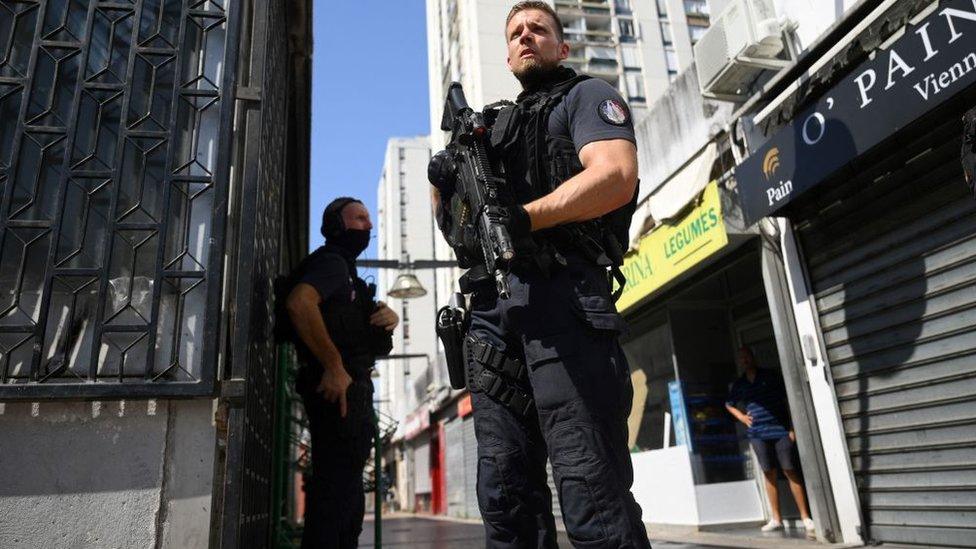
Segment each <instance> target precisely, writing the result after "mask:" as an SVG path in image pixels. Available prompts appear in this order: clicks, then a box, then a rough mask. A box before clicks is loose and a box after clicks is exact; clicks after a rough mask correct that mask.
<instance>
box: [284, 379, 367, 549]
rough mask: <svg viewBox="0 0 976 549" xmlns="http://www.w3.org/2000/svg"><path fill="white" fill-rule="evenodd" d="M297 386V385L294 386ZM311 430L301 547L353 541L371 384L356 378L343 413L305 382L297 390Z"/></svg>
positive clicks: (358, 526) (361, 505)
mask: <svg viewBox="0 0 976 549" xmlns="http://www.w3.org/2000/svg"><path fill="white" fill-rule="evenodd" d="M300 390H301V389H300ZM301 393H302V400H303V401H304V404H305V412H306V414H307V415H308V419H309V430H310V431H311V434H312V474H311V475H310V477H309V478H308V479H307V480H306V484H305V530H304V532H303V534H302V548H303V549H322V548H336V549H346V548H355V547H358V546H359V534H360V533H361V532H362V530H363V515H364V514H365V506H366V495H365V494H364V492H363V468H364V467H365V465H366V461H367V460H368V459H369V454H370V451H371V449H372V445H373V436H374V434H375V426H374V424H373V417H372V413H373V384H372V382H371V381H370V379H369V377H366V378H365V379H362V378H357V379H356V380H355V381H354V382H353V384H352V385H351V386H350V387H349V391H348V393H347V413H346V417H345V418H343V417H341V416H340V415H339V406H338V404H333V403H331V402H328V401H326V400H325V399H324V398H323V397H322V395H321V394H319V393H316V392H314V390H312V389H311V388H304V390H301Z"/></svg>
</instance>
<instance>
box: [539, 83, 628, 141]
mask: <svg viewBox="0 0 976 549" xmlns="http://www.w3.org/2000/svg"><path fill="white" fill-rule="evenodd" d="M548 129H549V135H550V136H553V137H564V138H568V139H570V140H572V142H573V145H575V147H576V153H577V154H579V151H580V149H582V148H583V147H584V146H586V145H588V144H590V143H592V142H594V141H603V140H608V139H626V140H627V141H630V142H631V143H636V140H635V138H634V120H633V117H632V115H631V112H630V108H629V107H628V106H627V103H626V102H625V101H624V99H623V97H621V96H620V93H618V92H617V90H616V89H615V88H614V87H613V86H611V85H610V84H608V83H607V82H606V81H604V80H601V79H599V78H588V79H586V80H583V81H582V82H580V83H579V84H576V85H575V86H573V88H572V89H571V90H569V93H567V94H566V97H564V98H563V100H562V101H560V102H559V104H558V105H556V107H555V108H553V110H552V113H551V114H550V115H549V127H548Z"/></svg>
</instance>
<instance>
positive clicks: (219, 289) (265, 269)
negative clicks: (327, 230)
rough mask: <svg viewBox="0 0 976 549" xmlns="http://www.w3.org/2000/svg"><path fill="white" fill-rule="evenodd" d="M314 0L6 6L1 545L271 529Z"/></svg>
mask: <svg viewBox="0 0 976 549" xmlns="http://www.w3.org/2000/svg"><path fill="white" fill-rule="evenodd" d="M310 9H311V5H310V3H307V2H288V3H286V2H284V1H278V0H274V1H270V2H252V1H249V0H240V1H236V0H235V1H228V2H182V1H169V0H164V1H161V2H142V1H136V2H129V3H124V4H115V3H106V2H54V1H36V2H34V1H29V2H13V3H11V2H4V3H2V4H0V36H3V37H4V38H3V40H2V43H3V46H0V48H3V51H0V89H2V91H0V113H2V116H0V118H2V120H3V123H2V124H0V182H2V183H0V188H2V189H3V191H2V192H3V194H2V199H0V264H2V265H3V267H2V269H0V288H2V290H0V294H2V295H3V298H2V299H3V305H2V313H0V316H2V320H0V431H2V432H3V433H4V434H3V436H4V441H5V442H4V448H5V450H4V451H3V452H2V453H0V479H2V480H0V546H3V547H64V546H72V547H106V546H114V547H153V546H155V547H204V546H212V547H240V546H243V545H244V544H245V541H244V540H248V542H249V543H250V542H255V543H258V544H261V545H264V544H265V543H264V542H265V541H266V542H267V543H270V540H271V532H272V529H273V528H274V524H273V522H274V517H275V516H276V513H277V511H276V510H274V509H275V506H274V505H272V502H271V483H272V467H271V462H272V424H273V421H274V408H275V406H274V402H273V401H274V389H275V386H274V385H275V375H274V372H275V364H276V361H275V357H276V349H275V345H274V338H273V333H272V324H273V320H274V285H273V284H274V279H275V278H276V277H277V276H278V275H279V274H280V273H281V272H283V271H287V270H288V269H289V268H290V267H291V266H292V265H294V264H295V263H296V262H297V261H298V260H299V259H300V258H301V257H302V256H303V255H304V254H305V252H306V250H307V242H306V235H307V215H306V212H307V203H308V168H307V166H308V136H309V120H310V117H309V108H308V106H309V89H310V87H309V86H310V81H311V80H310V72H309V58H310V55H311V37H310V33H309V29H310V21H311V13H310ZM272 82H273V83H274V85H271V84H270V83H272ZM215 417H216V418H219V419H218V420H216V421H215ZM14 448H16V450H15V451H14V450H13V449H14Z"/></svg>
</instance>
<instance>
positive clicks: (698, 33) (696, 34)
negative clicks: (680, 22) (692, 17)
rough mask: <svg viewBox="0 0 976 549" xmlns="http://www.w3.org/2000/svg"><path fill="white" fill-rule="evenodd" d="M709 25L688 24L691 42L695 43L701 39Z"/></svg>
mask: <svg viewBox="0 0 976 549" xmlns="http://www.w3.org/2000/svg"><path fill="white" fill-rule="evenodd" d="M707 30H708V27H700V26H698V25H688V34H689V35H690V36H691V43H692V44H694V43H695V42H698V41H699V40H701V37H702V36H704V35H705V31H707Z"/></svg>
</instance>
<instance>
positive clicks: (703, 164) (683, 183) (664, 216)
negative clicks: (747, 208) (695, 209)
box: [629, 142, 716, 249]
mask: <svg viewBox="0 0 976 549" xmlns="http://www.w3.org/2000/svg"><path fill="white" fill-rule="evenodd" d="M715 154H716V146H715V142H710V143H708V145H706V146H705V147H704V148H703V149H702V150H701V151H700V152H699V153H698V154H697V155H696V156H694V157H692V159H691V160H689V161H688V162H687V163H686V164H685V165H684V166H683V167H682V168H681V169H679V170H678V171H677V172H675V174H674V175H673V176H671V177H670V178H669V179H668V180H667V181H665V182H664V183H663V184H662V185H661V186H659V187H658V188H657V189H655V190H654V191H653V192H651V194H650V195H648V197H647V198H645V199H644V200H643V202H641V203H640V204H639V205H638V207H637V212H636V213H635V214H634V218H633V220H632V221H631V225H630V237H631V240H630V246H629V247H630V249H636V248H637V246H638V243H639V242H640V239H641V237H642V236H643V235H644V234H646V233H647V231H649V230H650V229H652V228H653V227H655V226H657V225H659V224H661V223H662V222H666V221H671V220H673V219H675V218H676V217H677V216H678V215H679V214H681V213H682V210H684V209H685V208H686V207H687V206H688V205H689V204H690V203H691V202H692V201H694V200H696V199H697V198H698V197H699V196H700V195H701V193H702V191H703V190H704V189H705V187H706V186H707V185H708V181H709V179H708V176H709V172H710V171H711V169H712V164H713V163H714V161H715Z"/></svg>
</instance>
